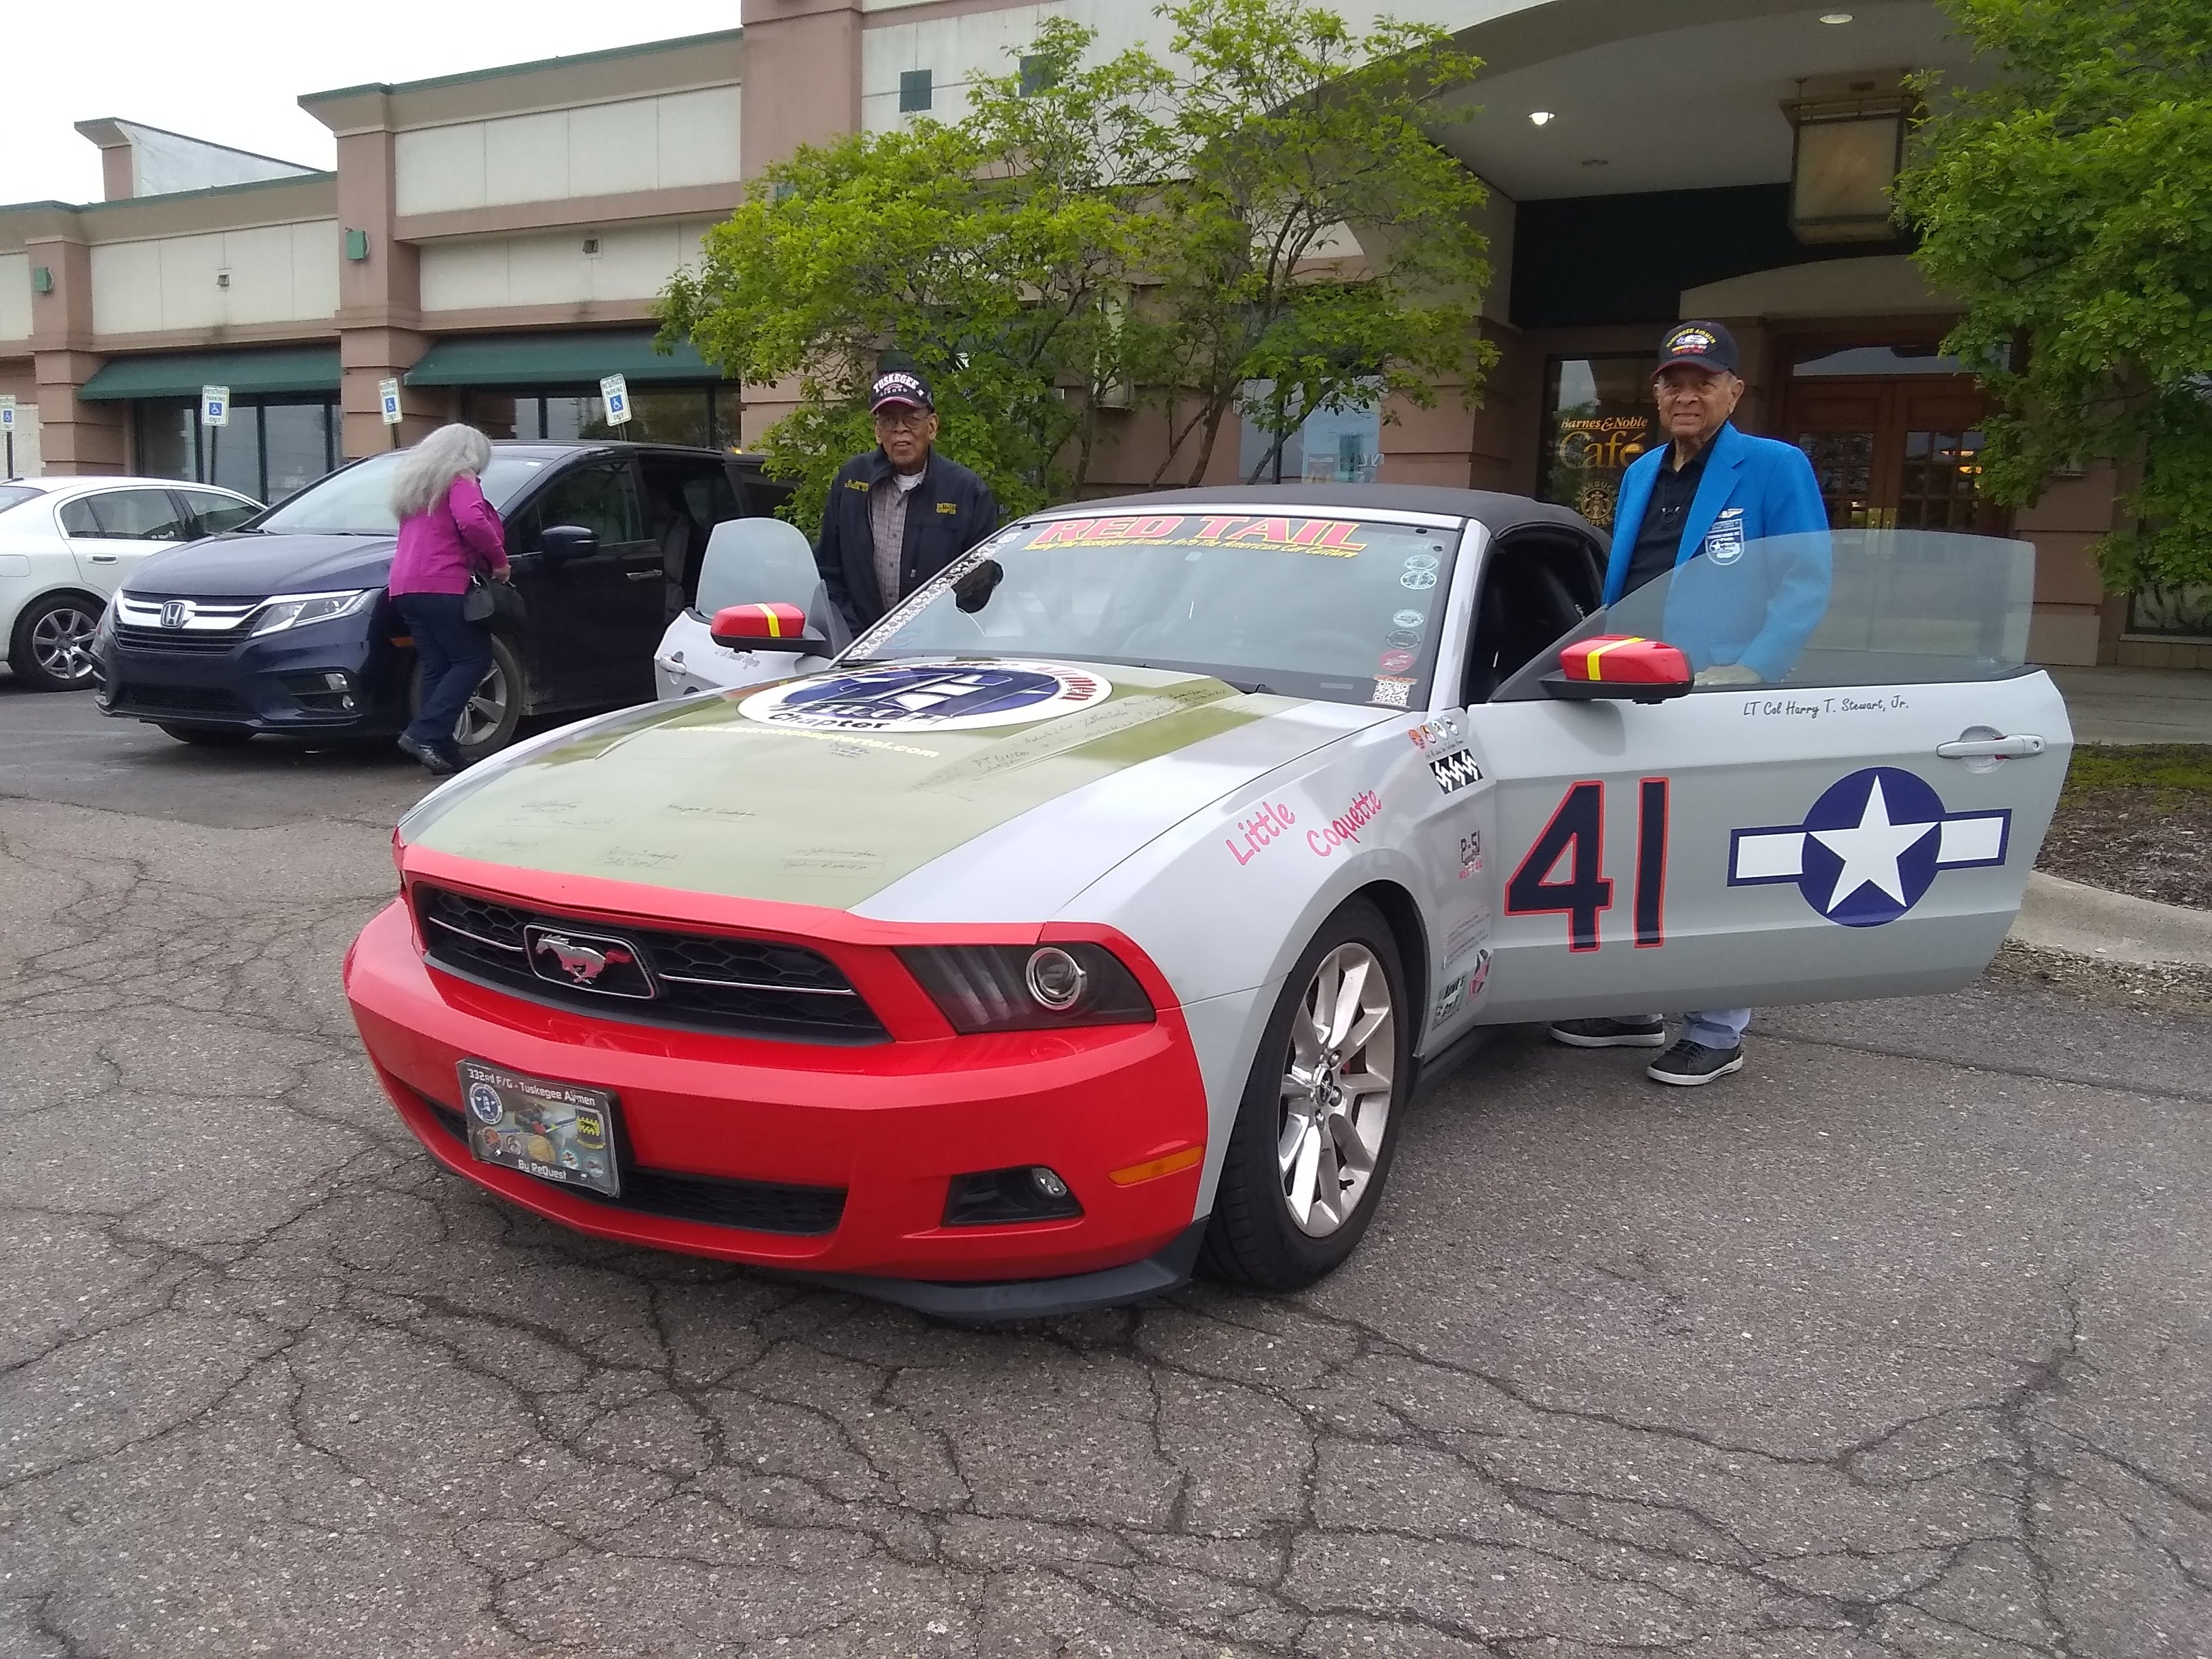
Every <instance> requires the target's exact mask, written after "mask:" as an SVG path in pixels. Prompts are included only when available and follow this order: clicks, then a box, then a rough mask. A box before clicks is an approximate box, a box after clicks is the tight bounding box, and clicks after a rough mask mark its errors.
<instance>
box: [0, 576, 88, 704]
mask: <svg viewBox="0 0 2212 1659" xmlns="http://www.w3.org/2000/svg"><path fill="white" fill-rule="evenodd" d="M99 625H100V605H99V604H98V603H97V602H95V601H94V600H90V599H83V598H81V597H79V596H78V595H76V594H75V593H49V594H48V595H47V596H46V598H45V599H35V600H33V602H32V603H31V604H29V605H26V606H24V607H23V614H22V615H21V616H20V617H16V618H15V635H14V637H13V638H12V639H10V640H9V644H8V666H9V667H10V668H12V669H14V670H15V678H17V679H19V680H21V681H22V682H23V684H26V685H28V686H31V687H33V688H34V689H35V690H40V691H82V690H86V689H87V688H88V687H89V686H90V685H91V684H92V680H93V673H92V635H93V630H94V629H95V628H97V627H98V626H99Z"/></svg>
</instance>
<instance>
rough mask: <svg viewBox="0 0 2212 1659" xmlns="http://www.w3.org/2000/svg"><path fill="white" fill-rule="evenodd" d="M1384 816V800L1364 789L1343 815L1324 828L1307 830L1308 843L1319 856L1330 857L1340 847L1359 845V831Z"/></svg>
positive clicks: (1370, 790)
mask: <svg viewBox="0 0 2212 1659" xmlns="http://www.w3.org/2000/svg"><path fill="white" fill-rule="evenodd" d="M1382 816H1383V803H1382V801H1381V800H1380V799H1378V798H1377V797H1376V793H1375V792H1374V791H1373V790H1372V789H1364V790H1362V791H1361V792H1360V793H1359V797H1358V799H1356V800H1354V801H1353V802H1352V805H1350V806H1348V807H1346V809H1345V811H1344V812H1343V815H1342V816H1341V817H1334V818H1331V819H1330V820H1329V821H1328V824H1327V826H1326V827H1324V828H1322V829H1309V830H1307V831H1306V845H1307V846H1308V847H1310V848H1313V850H1314V853H1315V854H1316V856H1317V857H1321V858H1328V856H1329V855H1330V854H1333V853H1334V852H1335V851H1336V849H1337V848H1340V847H1343V846H1346V845H1347V844H1349V845H1354V846H1356V845H1358V841H1359V832H1360V831H1361V830H1362V829H1365V828H1366V827H1367V826H1368V825H1369V824H1370V823H1374V822H1375V820H1376V819H1377V818H1379V817H1382Z"/></svg>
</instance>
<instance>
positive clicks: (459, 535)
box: [385, 472, 507, 596]
mask: <svg viewBox="0 0 2212 1659" xmlns="http://www.w3.org/2000/svg"><path fill="white" fill-rule="evenodd" d="M506 568H507V532H506V531H505V530H503V529H502V528H501V526H500V522H499V514H498V513H495V512H494V511H493V510H492V505H491V503H490V502H489V501H486V500H484V498H483V490H481V489H477V481H476V480H475V479H474V478H472V477H470V476H469V475H468V474H467V473H465V472H464V473H463V474H461V476H460V477H458V478H456V479H454V480H453V488H452V489H448V490H447V492H446V499H445V500H444V501H441V502H439V503H438V505H437V506H435V507H432V508H431V509H430V510H429V511H428V513H410V514H409V515H408V517H407V519H406V520H404V522H403V523H402V524H401V525H400V526H399V550H398V552H397V553H395V554H393V555H392V579H391V580H389V581H388V582H386V584H385V586H386V590H387V591H388V592H391V593H392V594H393V595H394V596H397V595H398V594H401V593H465V592H468V591H469V576H470V574H471V572H472V571H477V570H482V571H487V572H493V573H497V572H503V571H504V570H506Z"/></svg>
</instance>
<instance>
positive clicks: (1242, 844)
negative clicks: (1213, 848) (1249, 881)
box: [1221, 801, 1298, 865]
mask: <svg viewBox="0 0 2212 1659" xmlns="http://www.w3.org/2000/svg"><path fill="white" fill-rule="evenodd" d="M1297 821H1298V815H1297V813H1296V812H1293V811H1291V809H1290V808H1289V807H1287V806H1285V805H1283V803H1282V802H1280V801H1273V802H1270V803H1269V804H1267V805H1264V806H1262V807H1261V809H1260V810H1259V811H1256V812H1255V813H1253V814H1252V816H1251V817H1249V818H1246V819H1244V820H1243V822H1242V823H1239V824H1238V825H1237V834H1236V835H1234V836H1225V837H1223V839H1222V843H1221V844H1222V845H1223V846H1224V847H1226V848H1228V849H1229V852H1230V856H1231V857H1232V858H1234V859H1235V860H1237V863H1238V864H1239V865H1246V864H1249V863H1251V862H1252V860H1254V859H1255V858H1258V857H1259V856H1260V849H1261V848H1263V847H1265V846H1267V845H1268V844H1269V843H1270V842H1274V841H1277V840H1279V839H1280V838H1281V836H1283V835H1284V833H1285V831H1287V830H1288V829H1290V827H1291V825H1292V824H1294V823H1297Z"/></svg>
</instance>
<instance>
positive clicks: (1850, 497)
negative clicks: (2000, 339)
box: [1782, 375, 2004, 535]
mask: <svg viewBox="0 0 2212 1659" xmlns="http://www.w3.org/2000/svg"><path fill="white" fill-rule="evenodd" d="M1987 407H1988V404H1987V403H1986V400H1985V399H1984V398H1983V396H1982V394H1981V392H1980V390H1979V389H1978V387H1976V386H1975V385H1974V384H1973V382H1972V380H1967V379H1966V378H1965V377H1963V376H1951V375H1942V376H1929V377H1925V378H1910V379H1899V380H1883V379H1875V378H1871V377H1869V378H1865V379H1857V378H1852V379H1843V378H1838V379H1822V380H1799V381H1794V382H1792V384H1791V386H1790V398H1789V406H1788V410H1787V416H1786V419H1785V421H1784V430H1783V434H1782V435H1784V437H1786V438H1788V439H1789V440H1790V441H1792V442H1794V443H1796V445H1797V446H1798V447H1799V448H1801V449H1802V450H1803V451H1804V452H1805V453H1806V454H1807V456H1808V457H1809V458H1810V459H1811V460H1812V463H1813V471H1814V476H1815V477H1818V478H1819V480H1820V499H1821V500H1822V501H1826V503H1827V507H1828V523H1829V525H1830V526H1832V527H1833V528H1835V529H1838V530H1965V531H1973V532H1979V533H1982V534H1984V535H1990V534H1996V533H2000V532H2002V530H2003V529H2004V515H2003V513H2002V512H2001V511H1999V510H1998V509H1996V508H1995V507H1991V506H1990V504H1989V503H1988V502H1986V501H1983V500H1982V499H1981V498H1980V497H1979V496H1978V495H1976V494H1975V493H1974V483H1975V480H1976V479H1977V478H1978V477H1980V476H1981V451H1982V435H1981V432H1980V430H1979V425H1980V422H1981V419H1982V416H1983V414H1984V410H1986V409H1987Z"/></svg>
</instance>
